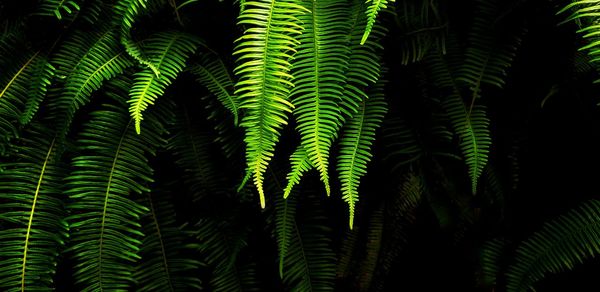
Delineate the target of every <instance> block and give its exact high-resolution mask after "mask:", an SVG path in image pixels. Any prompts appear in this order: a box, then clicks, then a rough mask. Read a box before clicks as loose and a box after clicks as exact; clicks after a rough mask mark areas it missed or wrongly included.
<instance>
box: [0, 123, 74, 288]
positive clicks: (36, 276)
mask: <svg viewBox="0 0 600 292" xmlns="http://www.w3.org/2000/svg"><path fill="white" fill-rule="evenodd" d="M48 132H49V131H48V130H47V129H42V128H41V127H38V126H37V125H36V126H34V129H33V130H31V131H28V132H26V133H24V138H22V139H19V140H18V143H17V144H18V145H19V150H18V153H17V154H16V160H15V161H14V162H10V163H8V162H6V163H2V164H1V165H0V168H1V169H3V170H2V171H0V226H2V228H1V229H0V238H2V241H1V243H0V289H1V290H2V291H25V290H27V291H29V290H51V289H52V288H53V286H54V283H53V282H54V280H53V276H54V274H55V273H56V264H57V257H58V252H59V249H60V248H61V247H62V246H63V245H64V240H65V239H66V237H67V224H66V222H65V221H64V217H63V216H64V215H65V212H64V208H63V204H62V179H63V177H64V173H65V171H64V169H63V168H62V167H61V166H60V165H59V162H57V157H56V153H57V151H56V144H55V143H54V142H55V139H53V137H52V136H49V135H48V134H47V133H48Z"/></svg>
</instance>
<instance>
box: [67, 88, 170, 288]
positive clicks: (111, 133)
mask: <svg viewBox="0 0 600 292" xmlns="http://www.w3.org/2000/svg"><path fill="white" fill-rule="evenodd" d="M130 84H131V82H130V81H129V80H122V79H118V80H115V82H114V83H112V84H111V88H110V89H108V93H107V95H108V97H109V100H107V103H106V104H104V105H103V106H102V108H101V109H100V110H97V111H94V112H92V113H91V114H90V115H91V120H90V121H88V122H87V123H85V124H84V127H83V130H82V131H81V133H80V136H79V139H78V141H77V145H76V146H77V147H78V149H79V150H78V155H77V156H76V157H75V158H74V159H73V162H72V169H73V170H72V172H71V174H70V175H69V177H67V179H66V181H67V191H66V193H67V194H68V195H69V197H70V199H71V203H70V204H69V205H68V209H69V210H70V211H71V213H72V215H71V216H69V218H68V221H69V223H70V227H71V231H72V232H71V245H70V247H69V251H70V252H71V254H72V258H73V260H74V262H75V267H77V269H76V270H75V272H74V277H75V279H76V283H77V284H78V285H79V287H80V288H81V291H98V290H100V291H102V290H126V289H128V288H129V287H130V285H131V284H132V279H133V277H132V276H133V272H134V267H135V263H136V262H137V261H138V260H139V258H140V256H139V255H138V252H139V249H140V246H141V237H142V236H143V234H142V232H141V225H140V222H139V220H140V217H141V216H142V215H143V214H145V213H146V212H148V209H147V208H146V207H144V206H143V205H141V204H139V203H137V202H136V201H135V200H134V199H135V198H134V197H133V196H134V195H135V194H139V193H141V192H147V191H149V189H148V186H147V183H148V182H150V181H152V172H153V171H152V169H151V168H150V166H149V165H148V156H149V155H154V154H155V152H156V148H157V147H159V146H160V145H164V144H165V143H166V141H164V139H163V138H162V137H161V136H162V135H163V134H164V133H165V131H166V130H165V127H164V120H163V119H165V118H166V117H168V116H169V114H168V112H166V107H157V108H156V109H155V110H156V112H154V113H148V115H147V122H146V123H144V131H143V132H142V134H141V135H137V134H136V133H135V130H134V122H133V120H132V119H131V118H130V117H129V115H128V113H127V109H126V106H125V105H126V104H125V100H124V99H123V98H124V96H125V94H126V92H127V89H128V87H129V86H130Z"/></svg>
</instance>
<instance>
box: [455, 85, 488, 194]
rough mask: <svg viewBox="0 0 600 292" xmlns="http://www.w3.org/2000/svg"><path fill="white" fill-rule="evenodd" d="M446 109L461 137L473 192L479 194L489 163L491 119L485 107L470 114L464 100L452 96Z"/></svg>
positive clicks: (473, 110) (474, 108)
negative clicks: (479, 187)
mask: <svg viewBox="0 0 600 292" xmlns="http://www.w3.org/2000/svg"><path fill="white" fill-rule="evenodd" d="M444 107H445V108H446V111H447V112H448V116H449V118H450V121H451V123H452V126H453V127H454V130H455V131H456V133H457V134H458V136H459V137H460V140H461V141H460V149H461V151H462V153H463V156H464V157H465V161H466V163H467V166H468V168H469V177H470V178H471V191H472V192H473V194H475V193H477V181H478V180H479V177H481V174H482V173H483V170H484V169H485V166H486V165H487V162H488V156H489V152H490V150H489V149H490V146H491V144H492V138H491V136H490V130H489V128H488V127H489V123H490V121H489V119H488V118H487V115H486V110H485V107H484V106H482V105H475V106H474V107H473V108H472V110H471V112H470V113H469V111H468V109H467V107H466V106H465V104H464V102H463V100H462V98H461V97H460V96H459V95H456V94H451V95H450V96H449V97H448V99H447V100H446V102H445V103H444Z"/></svg>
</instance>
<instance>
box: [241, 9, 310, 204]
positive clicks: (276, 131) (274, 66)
mask: <svg viewBox="0 0 600 292" xmlns="http://www.w3.org/2000/svg"><path fill="white" fill-rule="evenodd" d="M244 7H245V9H244V11H243V12H242V13H241V14H240V16H239V17H238V25H244V26H247V29H246V30H245V31H244V34H243V35H242V36H241V37H240V38H239V39H237V40H236V48H235V51H234V55H235V56H237V61H238V65H237V67H236V68H235V70H234V73H235V75H236V76H237V77H238V81H237V83H236V84H235V88H236V90H235V95H236V96H238V98H239V99H240V109H242V110H244V117H243V118H242V121H241V123H240V125H241V126H242V127H244V128H245V129H246V137H245V139H244V141H245V142H246V161H247V170H248V172H249V173H250V174H251V175H252V177H253V181H254V185H255V186H256V188H257V190H258V193H259V196H260V204H261V206H262V207H263V208H264V207H265V195H264V188H263V182H264V173H265V171H266V169H267V165H268V164H269V161H270V160H271V158H272V157H273V152H274V151H275V145H276V144H277V142H278V141H279V136H280V130H281V129H282V128H283V126H284V125H286V124H287V115H288V113H290V112H291V111H292V109H293V108H294V106H293V105H292V103H291V102H290V101H289V100H288V96H289V93H290V87H292V86H293V84H292V81H291V80H292V78H293V77H292V75H291V74H290V72H289V71H290V67H291V65H290V59H291V58H292V54H293V53H294V52H295V49H294V48H295V47H296V45H298V44H299V42H298V40H297V39H296V38H295V37H296V36H297V35H299V34H300V33H301V30H302V27H301V26H300V23H299V20H298V16H299V15H301V14H302V13H305V9H304V8H303V7H302V6H300V5H298V4H297V3H296V1H293V0H255V1H246V2H245V6H244Z"/></svg>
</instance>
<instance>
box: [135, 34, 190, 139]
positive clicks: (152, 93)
mask: <svg viewBox="0 0 600 292" xmlns="http://www.w3.org/2000/svg"><path fill="white" fill-rule="evenodd" d="M199 44H200V39H198V38H197V37H196V36H194V35H191V34H187V33H183V32H175V31H171V32H160V33H157V34H155V35H154V36H152V37H150V38H149V39H147V40H145V41H144V43H143V45H142V49H143V51H144V53H145V54H146V56H147V57H148V59H149V60H150V61H152V63H154V64H155V65H156V69H157V70H158V72H160V75H158V76H157V75H156V74H154V73H153V72H152V70H150V69H144V70H142V71H141V72H138V73H136V74H135V75H134V77H135V79H134V83H133V86H132V87H131V90H130V91H129V97H130V99H129V101H128V103H129V112H130V113H131V116H132V117H133V120H134V121H135V131H136V132H137V133H138V134H139V133H140V125H141V122H142V120H143V117H142V112H143V111H145V110H146V108H148V106H149V105H152V104H154V102H155V101H156V99H157V98H158V97H159V96H162V95H163V94H164V91H165V89H166V88H167V87H168V86H169V85H171V83H172V82H173V81H174V80H175V78H177V75H178V74H179V73H180V72H181V71H183V68H184V67H185V62H186V61H187V58H188V57H189V56H190V55H191V54H192V53H194V51H195V50H196V48H197V47H198V45H199Z"/></svg>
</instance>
